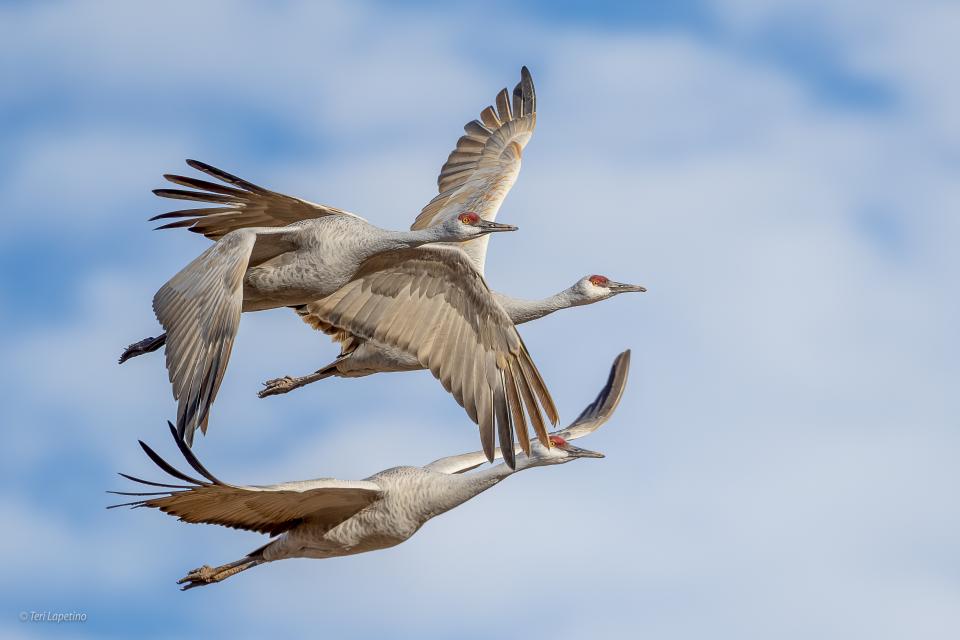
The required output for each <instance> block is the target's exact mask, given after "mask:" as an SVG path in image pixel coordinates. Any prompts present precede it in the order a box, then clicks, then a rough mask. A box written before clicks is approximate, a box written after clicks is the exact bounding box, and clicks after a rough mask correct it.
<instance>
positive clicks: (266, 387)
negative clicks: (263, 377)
mask: <svg viewBox="0 0 960 640" xmlns="http://www.w3.org/2000/svg"><path fill="white" fill-rule="evenodd" d="M296 388H297V380H296V379H295V378H292V377H290V376H283V377H282V378H274V379H273V380H267V381H266V382H264V383H263V389H261V390H260V391H259V392H258V393H257V395H258V396H259V397H261V398H266V397H267V396H276V395H280V394H281V393H287V392H288V391H293V390H294V389H296Z"/></svg>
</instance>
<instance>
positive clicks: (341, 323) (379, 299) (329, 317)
mask: <svg viewBox="0 0 960 640" xmlns="http://www.w3.org/2000/svg"><path fill="white" fill-rule="evenodd" d="M305 311H306V313H307V314H309V315H310V316H312V317H314V318H318V319H321V320H322V321H323V322H325V323H327V324H329V325H331V326H333V327H337V328H340V329H343V330H345V331H348V332H349V333H351V334H353V335H355V336H358V337H360V338H363V339H366V340H376V341H377V342H381V343H384V344H388V345H392V346H395V347H397V348H399V349H402V350H404V351H406V352H408V353H411V354H415V355H416V357H417V359H418V360H419V361H420V363H421V364H422V365H423V366H424V367H425V368H427V369H429V370H430V371H431V372H432V373H433V375H434V376H435V377H436V378H437V379H439V380H440V382H441V383H442V384H443V386H444V388H445V389H446V390H447V391H449V392H450V393H451V394H453V396H454V398H456V400H457V402H459V403H460V404H461V406H463V407H464V409H466V411H467V414H468V415H469V416H470V418H471V419H472V420H473V421H474V422H475V423H477V424H478V425H479V426H480V438H481V442H482V444H483V449H484V451H485V453H486V454H487V456H488V457H489V458H490V459H492V456H493V450H494V448H495V437H494V425H496V428H497V431H498V432H499V439H500V442H501V443H506V442H513V439H514V431H516V435H517V436H518V437H519V438H520V443H521V446H522V448H523V450H524V451H529V447H530V444H529V436H528V434H527V426H526V423H527V417H528V418H529V421H530V423H531V425H532V426H533V429H534V431H535V432H536V434H537V436H538V437H539V439H540V441H541V442H543V443H545V446H550V445H549V442H548V438H547V431H546V427H545V424H544V421H543V417H542V415H541V410H542V412H543V413H545V414H546V415H547V417H548V419H549V420H550V422H551V423H552V424H556V423H557V419H558V418H557V411H556V407H555V406H554V403H553V399H552V398H551V397H550V393H549V391H547V388H546V385H545V384H544V382H543V379H542V378H541V376H540V373H539V372H538V371H537V368H536V366H535V365H534V364H533V361H532V360H531V358H530V354H529V353H528V352H527V349H526V346H525V345H524V344H523V340H522V339H521V338H520V334H518V333H517V330H516V328H515V327H514V325H513V323H512V322H511V321H510V318H509V316H507V314H506V312H505V311H504V310H503V308H502V307H500V305H499V304H498V303H497V302H496V300H495V299H494V298H493V296H492V295H491V294H490V290H489V288H487V284H486V282H485V281H484V280H483V277H482V276H481V275H480V274H479V273H478V272H477V271H476V269H475V267H474V266H473V264H472V263H471V262H470V260H469V259H468V258H467V256H466V255H465V254H464V253H463V252H462V251H459V250H457V249H452V248H447V247H437V246H424V247H419V248H417V249H405V250H400V251H388V252H384V253H381V254H378V255H377V256H375V257H373V258H371V259H369V260H368V261H367V262H366V263H364V265H363V266H362V267H361V268H360V270H359V271H358V272H357V274H356V275H355V276H354V279H353V280H351V281H350V282H349V283H347V284H346V285H345V286H343V287H342V288H341V289H339V290H338V291H336V292H334V293H333V294H331V295H329V296H327V297H326V298H323V299H321V300H317V301H315V302H311V303H310V304H308V305H306V309H305ZM302 315H303V314H302ZM524 408H526V417H525V414H524ZM507 461H508V462H512V456H510V455H509V454H508V456H507Z"/></svg>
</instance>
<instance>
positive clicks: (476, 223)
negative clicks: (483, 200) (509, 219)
mask: <svg viewBox="0 0 960 640" xmlns="http://www.w3.org/2000/svg"><path fill="white" fill-rule="evenodd" d="M442 226H443V229H444V231H445V232H447V233H448V234H449V235H450V240H451V241H459V242H464V241H467V240H472V239H474V238H479V237H480V236H485V235H487V234H488V233H496V232H498V231H516V230H517V227H515V226H513V225H512V224H501V223H499V222H492V221H490V220H484V219H483V218H481V217H480V216H479V215H478V214H476V213H474V212H473V211H464V212H462V213H459V214H458V215H456V216H453V217H451V218H449V219H448V220H447V221H446V222H444V223H443V225H442Z"/></svg>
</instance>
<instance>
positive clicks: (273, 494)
mask: <svg viewBox="0 0 960 640" xmlns="http://www.w3.org/2000/svg"><path fill="white" fill-rule="evenodd" d="M168 424H169V423H168ZM170 431H171V432H172V433H173V438H174V440H175V441H176V442H177V446H179V448H180V451H181V453H183V457H184V458H185V459H186V461H187V462H188V463H190V466H191V467H193V469H194V470H195V471H196V472H197V473H199V474H200V475H201V476H203V478H204V480H197V479H196V478H192V477H190V476H188V475H187V474H185V473H182V472H181V471H178V470H177V469H176V468H175V467H173V465H171V464H170V463H168V462H167V461H166V460H164V459H163V458H161V457H160V456H159V455H158V454H157V453H156V452H155V451H154V450H153V449H151V448H150V447H148V446H147V445H146V444H144V443H143V441H140V446H141V447H143V450H144V451H145V452H146V454H147V455H148V456H149V457H150V459H151V460H153V462H154V463H155V464H156V465H157V466H158V467H160V468H161V469H162V470H163V471H165V472H166V473H167V474H169V475H170V476H172V477H174V478H177V479H178V480H183V481H185V482H188V483H189V484H165V483H161V482H152V481H150V480H141V479H140V478H136V477H134V476H130V475H127V474H125V473H121V474H120V475H121V476H123V477H124V478H127V479H129V480H133V481H134V482H139V483H140V484H145V485H149V486H152V487H162V488H164V491H156V492H147V493H135V492H127V491H109V492H108V493H114V494H117V495H121V496H138V497H140V498H141V499H140V500H137V501H135V502H127V503H123V504H115V505H111V506H109V507H107V508H108V509H113V508H115V507H125V506H132V507H151V508H154V509H160V510H161V511H163V512H165V513H169V514H170V515H173V516H177V517H179V518H180V520H181V521H183V522H194V523H204V524H219V525H222V526H225V527H232V528H234V529H246V530H248V531H257V532H260V533H266V534H269V535H271V536H275V535H278V534H280V533H283V532H284V531H287V530H288V529H292V528H293V527H295V526H297V525H298V524H300V523H301V522H304V521H310V522H322V523H324V524H328V525H330V526H335V525H337V524H339V523H341V522H343V521H344V520H346V519H347V518H349V517H350V516H352V515H353V514H355V513H357V512H358V511H360V510H361V509H363V508H364V507H366V506H367V505H369V504H370V503H371V502H373V501H375V500H377V499H378V498H380V497H381V496H382V495H383V491H382V490H381V488H380V487H379V486H378V485H377V484H376V483H373V482H370V481H367V480H359V481H355V482H354V481H346V480H335V479H333V478H321V479H318V480H301V481H299V482H285V483H283V484H273V485H266V486H238V485H232V484H227V483H225V482H221V481H220V480H217V478H215V477H214V476H213V475H212V474H211V473H210V472H209V471H207V470H206V469H205V468H204V467H203V465H202V464H200V461H199V460H197V458H196V457H195V456H194V455H193V452H192V451H190V449H189V447H187V445H186V443H184V442H183V441H182V440H181V439H180V438H179V437H178V435H177V431H176V428H175V427H174V426H173V425H172V424H170ZM144 496H157V497H144Z"/></svg>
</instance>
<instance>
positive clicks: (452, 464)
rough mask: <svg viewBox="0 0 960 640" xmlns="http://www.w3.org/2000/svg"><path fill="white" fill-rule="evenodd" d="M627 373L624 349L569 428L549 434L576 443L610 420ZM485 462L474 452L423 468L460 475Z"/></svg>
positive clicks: (627, 363)
mask: <svg viewBox="0 0 960 640" xmlns="http://www.w3.org/2000/svg"><path fill="white" fill-rule="evenodd" d="M629 371H630V350H629V349H627V350H626V351H624V352H623V353H621V354H620V355H618V356H617V357H616V358H615V359H614V361H613V366H612V367H611V368H610V376H609V377H608V378H607V384H605V385H604V387H603V389H601V390H600V393H599V394H598V395H597V397H596V399H595V400H594V401H593V402H592V403H590V404H589V405H588V406H587V408H586V409H584V410H583V412H582V413H581V414H580V416H579V417H578V418H577V419H576V420H574V421H573V423H571V425H570V426H569V427H567V428H566V429H561V430H560V431H554V432H553V433H551V434H550V435H557V436H560V437H561V438H563V439H564V440H576V439H577V438H582V437H583V436H585V435H587V434H590V433H593V432H594V431H596V430H597V429H599V428H600V427H601V426H602V425H603V423H604V422H606V421H607V420H609V419H610V416H612V415H613V412H614V411H615V410H616V408H617V405H618V404H619V403H620V398H621V397H622V396H623V390H624V389H625V388H626V385H627V373H628V372H629ZM501 445H502V443H501ZM519 450H520V448H519V446H517V447H515V448H514V451H515V452H517V453H519ZM501 453H502V452H501V451H500V449H499V448H497V450H496V452H495V457H497V458H499V457H501ZM486 461H487V459H486V456H485V455H484V454H483V453H482V452H480V451H474V452H471V453H463V454H460V455H458V456H449V457H446V458H440V459H439V460H435V461H434V462H431V463H430V464H428V465H427V466H426V467H424V469H427V470H428V471H436V472H438V473H464V472H466V471H472V470H473V469H476V468H477V467H479V466H480V465H482V464H483V463H485V462H486Z"/></svg>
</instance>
